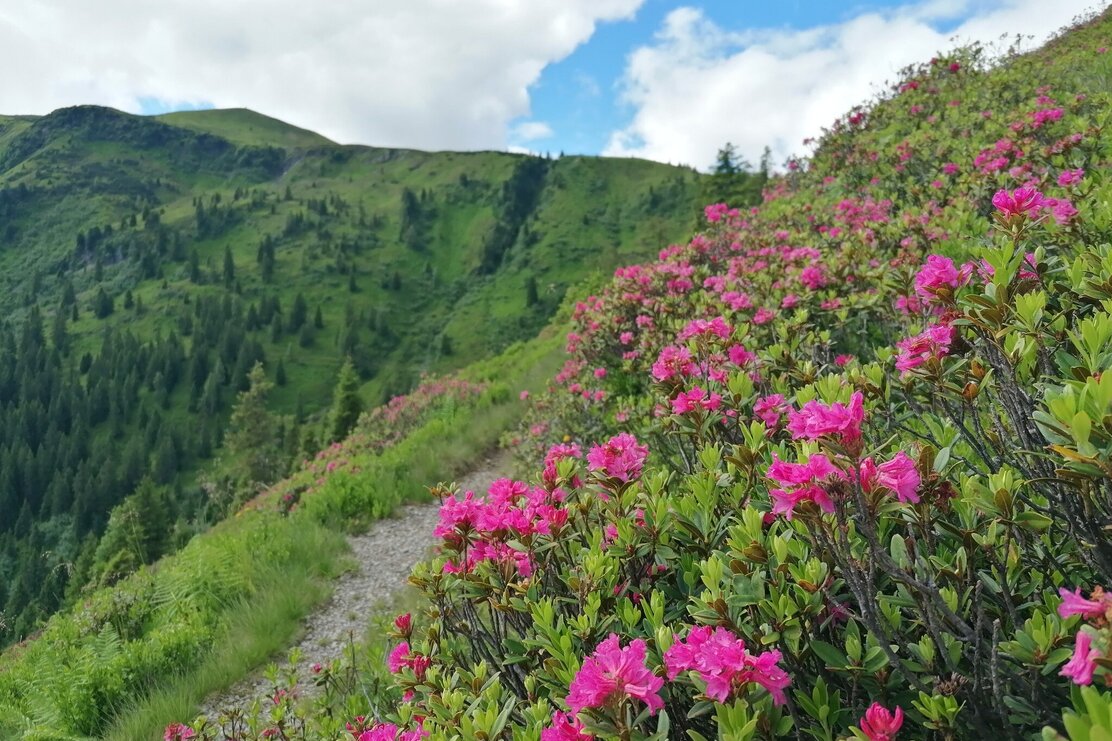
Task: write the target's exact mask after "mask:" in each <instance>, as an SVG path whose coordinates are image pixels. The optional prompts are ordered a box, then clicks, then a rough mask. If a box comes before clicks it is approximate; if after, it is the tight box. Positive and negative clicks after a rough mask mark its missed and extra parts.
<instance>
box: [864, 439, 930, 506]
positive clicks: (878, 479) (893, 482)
mask: <svg viewBox="0 0 1112 741" xmlns="http://www.w3.org/2000/svg"><path fill="white" fill-rule="evenodd" d="M920 482H921V481H920V478H919V471H918V469H917V468H916V465H915V461H914V460H912V459H911V458H910V457H908V455H907V453H905V452H903V451H902V450H901V451H900V452H899V453H896V456H895V457H894V458H893V459H892V460H890V461H887V462H885V463H881V464H880V465H879V466H877V465H875V464H874V463H873V459H872V458H866V459H865V460H863V461H861V488H863V489H864V490H865V491H874V490H875V489H876V488H878V487H879V488H882V489H888V490H889V491H891V492H893V493H894V494H895V495H896V498H897V499H899V500H900V501H901V502H903V503H905V504H907V503H908V502H910V503H912V504H916V503H918V502H919V484H920Z"/></svg>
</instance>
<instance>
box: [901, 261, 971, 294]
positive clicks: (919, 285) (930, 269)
mask: <svg viewBox="0 0 1112 741" xmlns="http://www.w3.org/2000/svg"><path fill="white" fill-rule="evenodd" d="M970 272H971V269H970V268H966V267H964V266H963V267H962V268H961V269H960V270H959V269H958V268H957V266H955V265H954V261H953V260H951V259H950V258H948V257H943V256H942V255H928V256H927V262H926V264H924V265H923V267H922V268H920V269H919V272H918V273H917V274H916V276H915V292H916V293H917V294H919V295H920V296H922V297H923V298H924V299H927V301H932V300H934V299H936V298H937V296H938V294H939V293H941V292H943V291H945V292H952V291H954V290H956V289H958V288H960V287H961V286H963V285H965V284H966V283H967V282H968V281H969V275H970Z"/></svg>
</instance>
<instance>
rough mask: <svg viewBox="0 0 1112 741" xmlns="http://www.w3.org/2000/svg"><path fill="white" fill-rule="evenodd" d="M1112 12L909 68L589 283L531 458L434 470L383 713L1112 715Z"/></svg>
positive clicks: (979, 730)
mask: <svg viewBox="0 0 1112 741" xmlns="http://www.w3.org/2000/svg"><path fill="white" fill-rule="evenodd" d="M1110 28H1112V17H1110V16H1107V15H1106V16H1102V17H1101V18H1099V19H1096V20H1093V21H1091V22H1090V23H1088V24H1087V25H1083V26H1081V27H1079V28H1078V29H1076V30H1075V31H1073V32H1072V33H1071V34H1070V35H1069V36H1067V37H1066V38H1065V39H1064V40H1062V41H1061V43H1059V44H1058V45H1057V46H1056V47H1055V48H1054V50H1053V53H1049V52H1048V53H1045V54H1044V53H1038V54H1034V55H1030V56H1019V55H1017V54H1010V55H1007V56H1005V57H1004V58H1002V59H999V60H995V64H993V65H990V61H993V60H989V59H988V58H987V55H986V53H985V51H984V50H983V49H981V48H979V47H976V46H975V47H971V48H967V49H964V50H960V51H957V52H953V53H951V54H948V55H946V56H943V57H939V58H937V59H935V60H932V61H931V62H929V63H924V64H920V65H913V66H911V67H909V68H907V69H906V70H904V72H903V74H902V75H901V79H900V80H899V81H898V82H897V84H896V85H894V86H893V87H892V89H891V90H889V91H888V92H887V93H886V94H885V95H884V96H882V97H881V99H880V100H878V101H875V102H874V103H872V104H870V105H869V106H864V107H858V108H856V109H854V110H852V111H850V112H849V113H848V114H847V115H846V116H844V117H843V118H841V119H839V120H838V121H836V122H834V123H833V124H832V125H831V127H830V128H829V129H828V130H826V131H825V132H824V135H823V137H822V138H821V140H820V141H819V143H818V146H817V148H816V149H815V153H814V155H813V157H812V158H810V159H809V160H806V161H802V160H793V161H792V162H790V163H789V165H788V167H787V172H786V174H784V175H782V176H778V177H776V178H773V179H772V180H770V181H769V183H768V186H767V188H766V190H765V193H764V199H763V202H762V203H761V204H760V205H759V206H756V207H752V208H745V209H742V208H730V207H729V206H727V205H715V206H711V207H709V208H708V209H707V210H706V213H705V216H706V222H705V225H704V228H703V230H702V231H700V232H699V233H697V234H695V235H694V236H693V237H692V238H691V240H690V241H688V242H687V243H684V244H675V245H669V246H666V247H663V248H662V249H661V250H660V251H659V253H658V254H657V256H656V259H654V260H650V261H647V262H646V263H644V264H640V265H632V266H626V267H623V268H620V269H618V270H617V271H615V274H614V276H613V279H612V280H611V281H610V283H609V284H608V285H607V286H606V287H605V288H604V289H603V290H602V291H600V292H599V293H597V294H596V295H593V296H590V297H587V298H585V299H583V300H581V301H579V302H576V303H574V304H573V305H572V306H571V307H570V310H571V311H570V313H571V324H572V326H571V331H570V332H569V334H568V343H567V359H566V362H565V364H564V366H563V368H562V369H561V370H560V372H559V373H558V374H557V375H556V376H555V378H554V379H553V380H552V383H551V385H550V388H549V389H548V391H547V392H545V393H541V394H536V395H534V396H533V397H531V398H530V404H531V408H530V412H529V414H528V416H527V419H526V420H525V422H524V424H523V427H522V428H521V430H520V432H519V434H518V435H516V437H517V438H518V439H519V441H520V443H519V445H518V446H517V449H518V452H519V456H520V459H521V461H522V462H523V468H524V473H522V474H520V479H519V480H512V481H511V480H508V479H507V480H504V481H502V482H496V484H495V485H494V486H492V487H490V489H489V490H488V491H487V492H478V493H476V492H457V491H450V490H447V489H445V488H443V487H439V488H438V489H437V490H436V493H437V494H438V495H439V496H440V497H441V498H442V510H441V522H440V525H439V527H438V528H437V531H436V535H437V537H438V538H439V551H438V553H437V555H436V556H435V558H433V559H432V560H431V561H430V562H429V563H426V564H424V565H422V566H420V567H418V569H417V570H416V571H415V572H414V574H413V575H412V577H411V581H412V583H413V584H414V585H415V586H416V588H417V589H418V590H419V592H420V593H421V595H422V597H423V600H424V608H423V610H422V611H421V612H420V614H417V613H415V615H414V618H413V625H414V626H417V627H412V628H411V630H409V632H408V634H407V635H404V636H403V635H401V634H399V635H398V636H397V638H398V640H405V641H406V643H405V648H404V649H402V648H399V649H398V653H397V655H396V657H395V659H394V664H393V665H394V666H395V667H397V668H398V672H397V673H396V674H395V675H394V677H395V685H394V690H395V691H396V692H398V693H404V697H406V698H407V699H405V700H404V701H402V702H400V703H398V704H396V705H394V706H391V707H389V708H384V709H381V711H380V715H381V717H380V718H378V721H379V722H383V723H393V724H395V725H397V727H398V728H406V729H413V728H417V727H418V725H417V724H416V723H415V722H414V719H416V718H420V724H419V727H420V728H421V729H422V732H423V733H427V734H428V737H429V738H431V739H436V740H438V741H439V740H440V739H449V738H457V737H466V738H473V737H479V738H488V739H495V738H498V739H510V738H522V739H534V738H544V739H588V738H614V739H623V740H632V739H696V740H698V739H712V738H737V739H750V738H761V739H771V738H779V737H801V738H804V737H805V738H822V739H835V738H851V737H852V738H856V739H873V740H874V741H879V740H881V739H884V740H888V741H890V740H891V739H896V738H940V739H956V738H975V737H979V736H984V735H986V734H996V735H997V736H1000V737H1006V738H1013V737H1014V738H1030V737H1033V736H1035V735H1037V734H1039V733H1040V732H1041V733H1042V734H1043V736H1044V737H1045V738H1049V739H1061V738H1075V739H1078V740H1080V739H1088V738H1097V737H1104V736H1105V735H1108V733H1112V728H1109V727H1108V722H1107V719H1108V718H1109V717H1112V694H1109V693H1108V692H1107V691H1106V689H1105V688H1106V687H1107V685H1108V682H1109V681H1112V674H1110V673H1109V669H1108V667H1109V666H1112V598H1110V597H1108V596H1106V593H1105V592H1104V588H1103V585H1107V584H1112V539H1110V538H1109V537H1108V532H1107V527H1108V523H1109V522H1112V464H1110V461H1112V373H1110V372H1109V369H1110V368H1112V246H1110V243H1112V240H1110V239H1109V234H1110V233H1112V212H1109V209H1108V207H1107V203H1109V202H1112V183H1109V182H1108V179H1107V176H1106V174H1105V173H1107V172H1108V162H1107V156H1108V155H1107V153H1108V152H1109V151H1110V149H1109V141H1108V138H1109V136H1110V134H1109V133H1108V131H1107V130H1106V129H1105V128H1104V127H1101V126H1100V125H1098V124H1096V123H1094V122H1096V121H1102V120H1103V118H1104V116H1105V113H1106V111H1107V108H1108V106H1109V104H1110V102H1112V101H1110V96H1109V94H1108V93H1107V92H1104V91H1103V90H1088V89H1086V87H1085V86H1086V85H1088V84H1089V83H1090V82H1091V81H1092V80H1093V79H1096V77H1090V76H1087V75H1083V74H1076V73H1075V71H1076V70H1077V69H1082V68H1085V65H1086V64H1090V63H1091V61H1090V60H1092V59H1093V58H1096V57H1098V56H1100V55H1095V54H1094V50H1095V49H1097V48H1098V47H1100V46H1101V44H1102V43H1103V40H1104V39H1106V38H1107V36H1108V34H1109V32H1110ZM939 163H946V164H944V165H940V164H939ZM600 371H601V372H600ZM584 451H585V453H584ZM416 657H427V660H428V664H427V666H425V667H424V668H423V670H422V672H423V673H422V674H421V675H420V676H418V674H417V672H416V671H415V669H414V668H413V667H412V666H409V665H406V662H413V661H415V660H416ZM1067 733H1068V734H1070V735H1068V736H1067V735H1064V734H1067ZM1102 734H1103V735H1102Z"/></svg>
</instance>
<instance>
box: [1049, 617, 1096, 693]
mask: <svg viewBox="0 0 1112 741" xmlns="http://www.w3.org/2000/svg"><path fill="white" fill-rule="evenodd" d="M1092 644H1093V637H1092V636H1090V635H1089V634H1088V633H1087V632H1086V631H1084V630H1079V631H1077V639H1076V643H1075V644H1074V648H1073V657H1072V658H1071V659H1070V660H1069V661H1068V662H1066V665H1065V666H1063V667H1062V670H1061V671H1060V672H1058V674H1060V675H1061V676H1063V677H1069V678H1070V679H1072V680H1073V683H1074V684H1092V683H1093V672H1094V671H1096V668H1097V663H1096V661H1097V659H1099V658H1100V649H1097V648H1093V647H1092Z"/></svg>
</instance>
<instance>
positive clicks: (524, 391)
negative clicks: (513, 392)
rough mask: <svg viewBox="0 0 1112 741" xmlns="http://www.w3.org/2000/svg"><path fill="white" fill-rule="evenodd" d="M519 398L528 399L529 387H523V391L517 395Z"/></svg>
mask: <svg viewBox="0 0 1112 741" xmlns="http://www.w3.org/2000/svg"><path fill="white" fill-rule="evenodd" d="M517 398H519V399H521V400H522V401H525V400H526V399H528V398H529V389H523V390H522V391H521V393H520V394H518V395H517Z"/></svg>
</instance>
